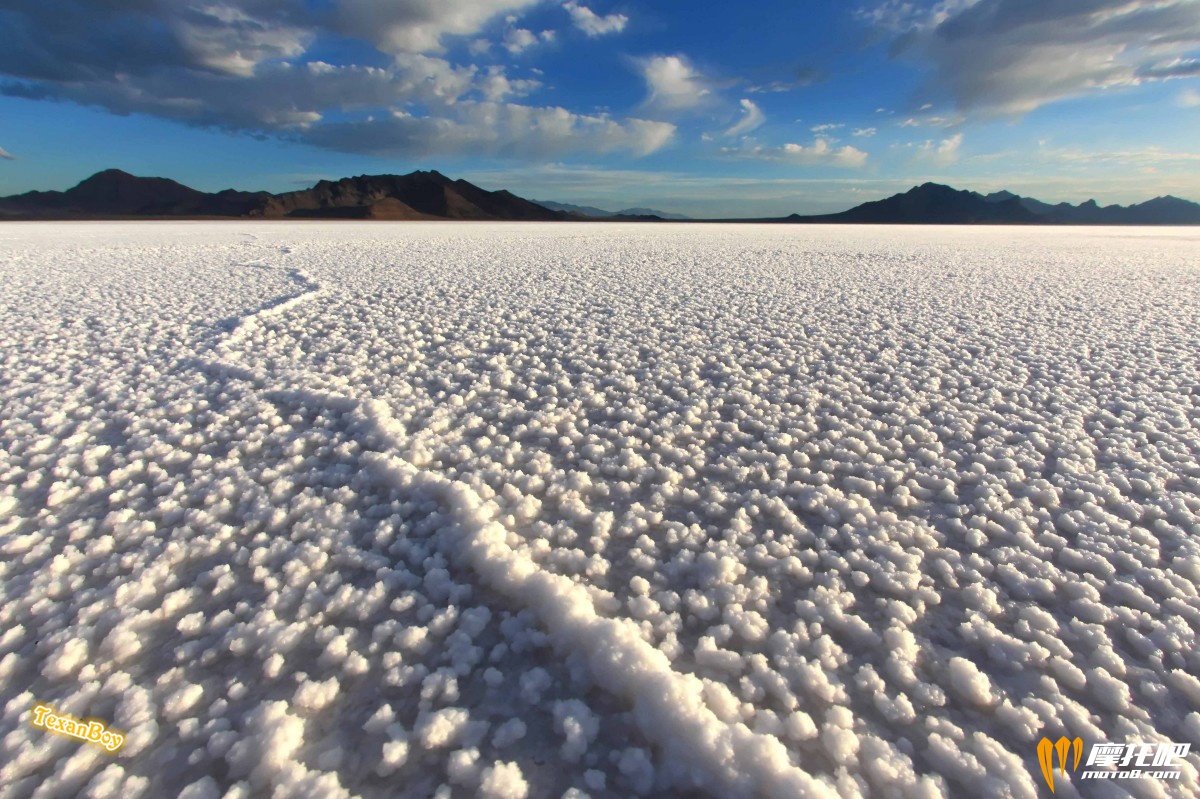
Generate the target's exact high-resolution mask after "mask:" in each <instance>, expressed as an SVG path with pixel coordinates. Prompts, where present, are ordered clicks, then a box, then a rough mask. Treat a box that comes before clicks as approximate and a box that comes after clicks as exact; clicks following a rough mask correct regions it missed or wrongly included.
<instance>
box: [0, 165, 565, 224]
mask: <svg viewBox="0 0 1200 799" xmlns="http://www.w3.org/2000/svg"><path fill="white" fill-rule="evenodd" d="M4 217H8V218H14V217H20V218H37V219H82V218H88V219H93V218H126V217H192V218H195V217H245V218H253V219H284V218H290V219H306V218H308V219H390V220H401V219H474V220H526V221H538V222H540V221H558V220H562V219H566V218H567V215H566V214H563V213H561V212H559V211H551V210H550V209H548V208H544V207H542V206H540V205H537V204H536V203H531V202H530V201H528V200H523V199H521V198H520V197H518V196H516V195H515V194H512V193H510V192H507V191H485V190H484V189H481V188H479V187H478V186H475V185H473V184H471V183H468V182H467V181H465V180H451V179H450V178H448V177H446V176H445V175H443V174H441V173H440V172H413V173H411V174H408V175H362V176H359V177H354V178H343V179H342V180H339V181H337V182H332V181H328V180H322V181H320V182H319V183H317V184H316V185H315V186H313V187H312V188H311V189H304V190H303V191H289V192H285V193H283V194H271V193H269V192H265V191H259V192H243V191H234V190H232V189H226V190H225V191H221V192H217V193H216V194H206V193H204V192H200V191H196V190H195V189H192V188H188V187H187V186H184V185H182V184H180V183H176V182H175V181H173V180H167V179H165V178H139V177H134V176H133V175H130V174H128V173H126V172H122V171H120V170H117V169H109V170H106V171H104V172H100V173H98V174H95V175H92V176H91V177H90V178H88V179H87V180H85V181H83V182H82V183H80V184H79V185H78V186H76V187H74V188H72V189H68V190H67V191H63V192H59V191H33V192H29V193H27V194H18V195H16V196H13V197H4V198H0V218H4Z"/></svg>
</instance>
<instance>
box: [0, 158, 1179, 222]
mask: <svg viewBox="0 0 1200 799" xmlns="http://www.w3.org/2000/svg"><path fill="white" fill-rule="evenodd" d="M171 217H176V218H178V217H183V218H207V217H214V218H228V217H234V218H249V219H379V220H416V219H459V220H487V221H493V220H519V221H534V222H543V221H544V222H551V221H568V220H576V221H579V220H645V221H662V220H667V219H672V220H680V221H681V222H684V221H688V220H687V217H682V216H680V215H677V214H666V213H664V212H662V211H655V210H654V209H651V208H626V209H625V210H623V211H617V212H612V213H610V212H608V211H603V210H601V209H599V208H592V207H589V206H577V205H569V204H566V203H554V202H536V201H532V200H525V199H522V198H521V197H518V196H516V195H515V194H512V193H511V192H508V191H503V190H501V191H487V190H485V189H481V188H479V187H478V186H476V185H474V184H472V183H468V182H467V181H465V180H451V179H450V178H448V177H446V176H445V175H443V174H441V173H440V172H435V171H429V172H421V171H418V172H412V173H410V174H407V175H360V176H358V177H353V178H343V179H342V180H339V181H336V182H334V181H328V180H322V181H320V182H318V183H317V184H316V185H315V186H313V187H312V188H311V189H304V190H302V191H290V192H285V193H283V194H271V193H270V192H265V191H258V192H246V191H235V190H233V189H226V190H225V191H220V192H216V193H206V192H202V191H197V190H195V189H192V188H189V187H187V186H184V185H183V184H181V183H176V182H175V181H173V180H168V179H166V178H142V177H135V176H133V175H130V174H128V173H126V172H122V171H120V170H116V169H109V170H106V171H104V172H99V173H97V174H95V175H92V176H91V177H90V178H88V179H87V180H85V181H83V182H82V183H80V184H79V185H78V186H75V187H74V188H71V189H68V190H67V191H31V192H27V193H25V194H18V195H14V196H12V197H2V198H0V220H3V219H124V218H171ZM697 221H699V220H697ZM720 221H757V222H778V223H793V224H804V223H823V224H938V225H963V224H990V225H1200V204H1197V203H1194V202H1190V201H1188V200H1181V199H1179V198H1178V197H1170V196H1167V197H1156V198H1154V199H1153V200H1148V201H1147V202H1144V203H1138V204H1136V205H1130V206H1121V205H1107V206H1100V205H1098V204H1097V203H1096V201H1095V200H1088V201H1087V202H1085V203H1081V204H1080V205H1070V204H1068V203H1059V204H1057V205H1051V204H1049V203H1044V202H1041V201H1040V200H1035V199H1033V198H1031V197H1021V196H1019V195H1016V194H1013V193H1012V192H1007V191H999V192H993V193H992V194H986V195H984V194H979V193H977V192H973V191H960V190H958V189H953V188H951V187H949V186H943V185H940V184H937V183H925V184H923V185H921V186H916V187H914V188H912V189H910V190H908V191H906V192H904V193H902V194H896V195H893V196H891V197H888V198H886V199H883V200H875V201H873V202H867V203H863V204H862V205H858V206H855V207H854V208H851V209H850V210H848V211H842V212H841V213H837V214H820V215H816V216H800V215H798V214H793V215H791V216H788V217H783V218H772V219H756V220H720Z"/></svg>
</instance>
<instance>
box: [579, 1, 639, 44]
mask: <svg viewBox="0 0 1200 799" xmlns="http://www.w3.org/2000/svg"><path fill="white" fill-rule="evenodd" d="M563 8H565V9H566V10H567V13H569V14H570V15H571V22H573V23H574V24H575V27H576V28H578V29H579V30H581V31H583V32H584V33H586V34H587V35H588V36H590V37H592V38H595V37H597V36H604V35H606V34H609V33H620V32H621V31H623V30H625V26H626V25H627V24H628V23H629V17H627V16H625V15H624V14H608V15H606V16H600V15H599V14H597V13H596V12H595V11H592V10H591V9H590V8H588V7H587V6H581V5H579V3H576V2H567V3H563Z"/></svg>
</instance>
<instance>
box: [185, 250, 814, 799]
mask: <svg viewBox="0 0 1200 799" xmlns="http://www.w3.org/2000/svg"><path fill="white" fill-rule="evenodd" d="M288 275H289V277H290V278H291V279H293V280H295V281H296V282H297V283H300V284H301V286H303V291H301V292H300V293H298V294H295V295H291V296H288V297H286V298H283V299H282V300H280V301H278V302H272V303H270V304H269V305H268V306H267V307H265V308H263V309H262V310H259V311H257V312H255V313H252V314H249V315H247V316H245V317H243V318H242V319H240V320H239V321H238V323H237V325H236V326H235V327H234V329H233V330H232V331H231V333H230V335H229V338H228V340H227V341H224V342H221V343H220V344H219V345H218V346H217V348H216V351H217V352H218V353H219V354H220V355H221V356H222V357H223V358H226V359H228V360H227V361H221V360H216V361H212V362H210V363H208V364H207V366H208V368H210V369H211V370H212V371H214V372H216V373H219V374H223V375H229V376H233V377H237V378H239V379H242V380H248V381H252V382H254V383H256V384H257V385H258V387H259V389H260V390H264V389H266V388H267V386H265V385H264V381H265V377H264V374H263V373H262V372H261V371H257V370H250V369H246V368H245V367H243V366H242V365H241V363H240V362H241V361H242V360H243V357H242V356H241V355H240V354H239V353H238V352H236V350H235V349H234V348H235V346H236V345H237V344H238V343H240V342H242V341H243V340H245V339H246V338H247V337H248V336H249V335H251V334H252V333H253V331H255V330H256V329H258V327H259V323H260V321H261V320H263V319H267V318H273V317H277V316H281V315H283V314H285V313H287V312H288V311H289V310H290V309H292V308H295V307H296V306H298V305H300V304H302V303H304V302H309V301H312V300H314V299H316V298H317V297H319V296H322V295H324V294H327V293H328V289H327V288H326V287H324V286H322V285H321V284H319V283H317V282H316V281H315V280H313V279H312V278H310V277H309V276H308V275H306V274H305V273H304V272H303V271H301V270H298V269H291V270H288ZM280 375H281V373H279V372H276V373H275V374H274V377H275V378H278V377H279V376H280ZM282 375H285V376H286V378H287V379H286V380H285V381H284V382H285V383H290V384H291V385H290V386H285V387H282V388H281V387H280V386H279V385H278V380H277V379H272V380H271V385H270V390H271V391H272V392H278V391H281V390H282V391H285V392H286V393H288V394H289V395H291V396H292V397H295V398H299V399H301V400H303V401H305V402H309V403H314V404H317V405H323V406H326V407H329V408H331V409H335V410H337V411H338V412H340V413H343V414H347V415H348V416H350V417H351V418H352V420H353V421H352V423H351V426H352V427H353V428H357V429H358V430H359V431H360V432H361V433H362V434H363V436H364V438H363V439H360V441H361V442H362V443H367V442H370V443H371V444H373V445H374V448H375V449H376V451H375V452H371V453H368V454H367V456H366V457H367V458H368V460H369V462H370V463H371V465H372V466H373V467H374V468H375V473H376V476H377V478H378V479H380V480H381V481H384V482H385V483H388V484H390V486H391V487H392V488H395V489H397V490H401V491H403V490H408V489H411V488H412V487H414V486H416V487H419V488H423V489H427V490H432V491H433V492H434V493H435V494H436V495H438V497H439V498H440V499H441V500H442V501H444V502H446V503H447V505H448V506H449V507H450V509H451V513H452V519H453V521H454V527H451V528H449V529H446V530H444V532H445V534H446V535H447V537H448V538H449V539H450V540H452V541H453V542H454V545H453V546H452V547H451V548H450V551H451V553H452V554H453V555H454V556H455V557H456V559H458V560H460V561H461V562H463V563H466V564H468V565H469V566H470V568H471V569H472V570H473V571H474V572H475V574H476V575H478V576H479V578H480V579H481V580H483V581H484V582H485V583H486V584H487V585H489V586H490V587H492V588H494V589H496V590H497V591H499V592H500V593H501V594H503V595H504V596H506V597H508V598H509V599H511V600H513V601H514V602H517V603H519V604H520V605H521V606H522V607H526V608H529V609H531V610H533V611H534V613H536V614H537V616H538V618H539V619H540V620H541V621H542V623H543V624H545V625H546V627H547V628H548V629H549V631H550V633H551V635H552V637H553V640H554V644H555V648H556V649H559V650H561V651H563V652H564V653H569V652H572V651H577V652H582V653H585V654H586V656H587V661H588V662H589V664H590V665H591V668H592V674H593V676H594V677H595V678H596V681H597V683H598V684H599V685H601V686H603V687H604V688H605V689H607V690H609V691H612V692H613V693H615V694H617V695H619V696H621V697H623V698H625V699H627V700H629V701H630V702H632V703H633V706H634V713H635V715H636V718H637V720H638V723H639V728H640V729H641V730H642V732H643V733H644V734H645V735H646V736H647V737H648V738H649V739H650V740H651V741H653V742H654V743H655V744H656V745H658V746H659V747H660V748H661V750H662V752H663V754H664V756H665V760H666V763H667V764H668V773H670V774H671V775H672V776H673V777H674V782H675V784H676V785H678V786H679V787H691V788H698V789H703V790H704V791H706V792H707V793H709V794H711V795H713V796H728V797H753V796H764V797H771V799H809V798H810V797H811V798H812V799H833V797H835V796H837V792H836V790H835V789H834V788H833V787H831V786H829V785H828V784H826V783H824V782H822V781H820V780H817V779H814V778H813V777H811V776H809V775H808V774H807V773H805V772H804V771H803V770H802V769H800V768H798V767H796V766H794V765H793V764H792V763H791V762H790V761H789V757H788V753H787V749H786V748H785V747H784V745H783V744H782V743H781V742H780V741H779V739H778V738H776V737H775V736H772V735H764V734H762V733H757V732H754V731H752V730H750V729H749V728H748V727H747V726H746V725H745V724H741V723H738V724H728V723H726V722H723V721H721V720H720V719H719V718H717V716H716V715H715V714H714V713H713V712H712V711H711V710H709V709H708V707H707V706H706V704H705V702H704V698H703V694H704V686H703V683H702V682H701V681H700V680H699V679H697V678H696V677H694V676H692V675H688V674H681V673H678V672H675V671H674V670H672V669H671V666H670V661H669V660H668V658H667V657H666V656H665V655H663V653H662V652H660V651H659V650H657V649H656V648H654V647H653V646H652V645H651V644H650V643H648V642H647V641H646V640H645V639H643V638H642V636H641V633H640V631H639V630H638V628H637V627H636V626H634V625H632V624H630V623H629V622H627V621H625V620H622V619H611V618H605V617H603V616H601V615H600V614H598V613H597V611H596V608H595V606H594V604H593V602H592V598H591V596H590V595H589V593H588V592H587V590H586V589H585V588H584V587H583V586H581V585H579V584H578V583H575V582H573V581H571V580H570V579H568V578H566V577H563V576H561V575H555V574H551V573H548V572H546V571H543V570H542V569H541V568H540V567H539V566H538V564H537V563H536V562H535V561H534V560H533V559H532V558H530V557H529V556H528V554H526V553H525V552H522V551H520V550H518V549H514V548H512V547H510V546H509V545H508V544H507V542H506V536H507V532H508V531H507V530H506V529H505V528H504V527H503V526H502V525H500V524H499V523H498V522H497V521H496V520H495V519H496V516H497V513H498V508H497V507H496V505H495V503H493V502H490V501H486V500H484V499H483V498H482V497H480V496H479V495H478V494H477V493H475V492H474V491H473V490H472V489H471V488H470V486H468V485H466V484H465V483H462V482H459V481H452V480H448V479H446V478H444V477H442V476H440V475H438V474H436V473H434V472H430V471H428V470H422V469H419V468H418V467H416V466H414V465H412V464H411V463H409V462H407V461H405V460H403V459H401V458H399V457H397V456H396V455H394V454H391V453H394V452H398V451H400V450H403V449H404V448H405V445H406V442H405V440H404V427H403V425H402V424H400V423H399V422H397V421H396V419H395V418H394V417H393V415H392V414H391V412H390V411H389V409H388V407H387V404H386V403H384V402H381V401H379V400H368V401H362V400H359V399H357V398H354V397H349V396H345V395H339V394H335V393H326V392H321V391H316V390H313V389H311V388H309V386H311V385H312V384H314V383H317V382H319V379H317V378H314V377H308V376H305V375H303V374H302V373H297V372H290V371H289V372H283V373H282Z"/></svg>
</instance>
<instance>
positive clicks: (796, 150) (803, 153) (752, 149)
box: [722, 138, 868, 169]
mask: <svg viewBox="0 0 1200 799" xmlns="http://www.w3.org/2000/svg"><path fill="white" fill-rule="evenodd" d="M722 152H723V153H725V154H726V155H730V156H733V157H736V158H750V159H754V160H758V161H779V162H783V163H789V164H802V165H805V166H836V167H844V168H848V169H858V168H860V167H862V166H864V165H866V163H867V157H868V156H867V153H865V152H863V151H862V150H860V149H858V148H857V147H851V146H850V145H845V146H843V147H834V146H833V145H832V144H830V142H829V140H828V139H824V138H818V139H817V140H816V141H814V142H813V143H812V144H808V145H804V144H795V143H790V144H784V145H782V146H779V147H768V146H765V145H747V146H742V147H726V148H723V149H722Z"/></svg>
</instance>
